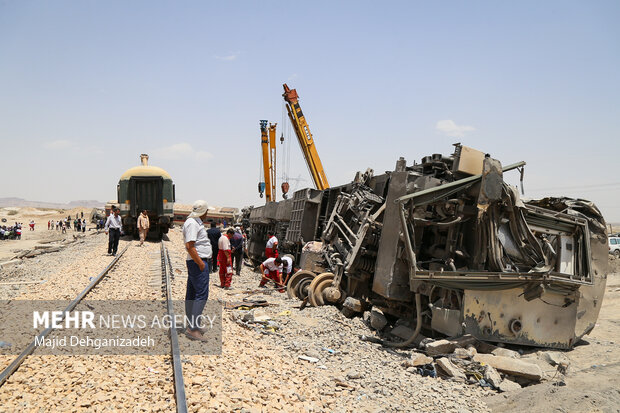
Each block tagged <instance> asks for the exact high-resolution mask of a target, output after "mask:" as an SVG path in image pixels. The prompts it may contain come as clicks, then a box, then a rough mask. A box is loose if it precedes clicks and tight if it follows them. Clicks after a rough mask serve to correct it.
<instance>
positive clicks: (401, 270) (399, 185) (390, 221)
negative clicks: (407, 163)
mask: <svg viewBox="0 0 620 413" xmlns="http://www.w3.org/2000/svg"><path fill="white" fill-rule="evenodd" d="M396 169H397V170H398V165H397V168H396ZM402 169H404V168H402ZM407 176H408V173H407V172H406V171H402V172H393V173H392V177H391V179H390V184H389V188H388V195H387V199H386V201H385V205H386V209H385V212H384V216H385V218H384V219H383V231H382V232H381V240H380V241H379V250H378V253H377V261H376V265H375V276H374V278H373V282H372V290H373V291H374V292H375V293H377V294H380V295H382V296H383V297H385V298H389V299H394V300H400V301H406V300H411V299H412V297H413V293H412V292H411V291H410V290H409V268H408V267H407V265H406V264H404V263H403V262H402V261H401V259H400V254H399V251H400V249H401V248H402V247H400V248H399V246H402V241H401V240H400V218H399V213H398V208H399V205H398V204H397V203H396V202H394V200H395V199H397V198H399V197H400V196H402V195H404V194H406V193H407Z"/></svg>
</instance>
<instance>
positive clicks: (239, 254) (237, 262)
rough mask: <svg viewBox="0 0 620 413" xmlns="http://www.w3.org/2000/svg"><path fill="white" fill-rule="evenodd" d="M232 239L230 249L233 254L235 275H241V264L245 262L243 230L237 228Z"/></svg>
mask: <svg viewBox="0 0 620 413" xmlns="http://www.w3.org/2000/svg"><path fill="white" fill-rule="evenodd" d="M235 229H236V231H235V232H234V234H233V236H232V238H231V239H230V248H231V252H232V266H233V268H234V269H235V274H237V275H241V262H242V261H243V235H241V229H240V228H239V227H236V228H235Z"/></svg>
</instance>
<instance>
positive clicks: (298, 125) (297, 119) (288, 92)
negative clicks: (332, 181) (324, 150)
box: [282, 83, 329, 190]
mask: <svg viewBox="0 0 620 413" xmlns="http://www.w3.org/2000/svg"><path fill="white" fill-rule="evenodd" d="M282 86H284V94H282V96H283V97H284V100H285V101H286V110H287V112H288V117H289V118H290V119H291V123H292V124H293V129H295V135H297V140H298V141H299V145H300V146H301V151H302V152H303V154H304V158H306V164H307V165H308V169H309V170H310V175H312V180H313V181H314V185H315V186H316V189H320V190H323V189H327V188H329V182H327V176H326V175H325V171H324V170H323V164H322V163H321V158H319V153H318V152H317V150H316V145H315V143H314V139H313V138H312V133H310V128H309V127H308V122H306V118H305V116H304V114H303V112H302V111H301V107H300V106H299V95H298V94H297V91H296V90H295V89H289V87H288V86H287V85H286V83H285V84H284V85H282Z"/></svg>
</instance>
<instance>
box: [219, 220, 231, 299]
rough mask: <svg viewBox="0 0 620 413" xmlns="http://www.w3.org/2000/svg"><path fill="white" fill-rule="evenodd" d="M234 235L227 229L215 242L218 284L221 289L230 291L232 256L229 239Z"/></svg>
mask: <svg viewBox="0 0 620 413" xmlns="http://www.w3.org/2000/svg"><path fill="white" fill-rule="evenodd" d="M233 235H235V231H234V230H233V229H232V228H229V229H228V231H226V234H225V235H222V236H221V237H220V239H219V240H218V241H217V244H218V245H217V246H218V249H219V251H218V253H217V261H218V265H219V266H220V283H221V287H222V288H225V289H227V290H229V289H230V283H231V282H232V255H231V251H230V239H231V238H232V237H233Z"/></svg>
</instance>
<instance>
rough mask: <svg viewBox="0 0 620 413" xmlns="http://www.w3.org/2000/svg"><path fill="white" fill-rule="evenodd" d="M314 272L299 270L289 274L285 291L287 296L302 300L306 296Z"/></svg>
mask: <svg viewBox="0 0 620 413" xmlns="http://www.w3.org/2000/svg"><path fill="white" fill-rule="evenodd" d="M314 277H315V274H314V273H313V272H310V271H305V270H300V271H297V272H296V273H295V274H293V275H292V276H291V279H290V280H288V284H287V285H286V292H287V294H288V297H289V298H297V299H299V300H303V299H304V298H306V297H307V296H308V287H309V286H310V283H311V281H312V280H313V279H314Z"/></svg>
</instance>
